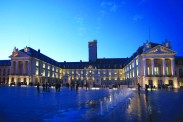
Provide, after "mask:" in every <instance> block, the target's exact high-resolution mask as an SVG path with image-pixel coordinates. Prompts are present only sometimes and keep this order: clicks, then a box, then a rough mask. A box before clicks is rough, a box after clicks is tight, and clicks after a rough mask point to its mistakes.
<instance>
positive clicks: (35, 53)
mask: <svg viewBox="0 0 183 122" xmlns="http://www.w3.org/2000/svg"><path fill="white" fill-rule="evenodd" d="M28 48H29V52H24V49H22V50H20V51H21V52H23V53H25V54H27V55H29V56H31V57H35V58H37V59H40V60H42V61H44V62H47V63H49V64H52V65H55V66H59V63H58V62H57V61H55V60H53V59H52V58H50V57H48V56H46V55H44V54H42V53H41V52H39V51H37V50H35V49H33V48H31V47H28Z"/></svg>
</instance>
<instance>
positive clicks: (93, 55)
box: [88, 40, 97, 62]
mask: <svg viewBox="0 0 183 122" xmlns="http://www.w3.org/2000/svg"><path fill="white" fill-rule="evenodd" d="M88 49H89V62H96V60H97V40H93V41H91V42H88Z"/></svg>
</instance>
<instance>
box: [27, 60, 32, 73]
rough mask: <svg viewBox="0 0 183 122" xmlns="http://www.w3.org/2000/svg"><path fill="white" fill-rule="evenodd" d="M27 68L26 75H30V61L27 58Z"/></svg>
mask: <svg viewBox="0 0 183 122" xmlns="http://www.w3.org/2000/svg"><path fill="white" fill-rule="evenodd" d="M27 68H28V73H27V74H28V75H29V76H30V75H31V72H30V61H29V60H28V63H27Z"/></svg>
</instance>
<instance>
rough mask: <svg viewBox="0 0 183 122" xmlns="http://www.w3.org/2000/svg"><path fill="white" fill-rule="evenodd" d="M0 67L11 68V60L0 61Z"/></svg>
mask: <svg viewBox="0 0 183 122" xmlns="http://www.w3.org/2000/svg"><path fill="white" fill-rule="evenodd" d="M0 66H11V60H0Z"/></svg>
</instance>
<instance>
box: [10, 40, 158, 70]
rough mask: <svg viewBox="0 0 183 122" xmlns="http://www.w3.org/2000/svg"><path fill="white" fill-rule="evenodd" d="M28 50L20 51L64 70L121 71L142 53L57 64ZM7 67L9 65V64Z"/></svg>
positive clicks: (154, 44) (153, 44) (141, 50)
mask: <svg viewBox="0 0 183 122" xmlns="http://www.w3.org/2000/svg"><path fill="white" fill-rule="evenodd" d="M150 43H151V47H152V48H153V47H155V46H157V45H161V44H157V43H152V42H150ZM28 48H29V52H24V49H22V50H20V51H21V52H23V53H25V54H27V55H29V56H31V57H35V58H37V59H40V60H42V61H45V62H47V63H49V64H51V65H55V66H58V67H60V68H64V69H84V68H85V67H88V66H93V67H96V68H97V69H121V68H123V67H125V66H126V65H127V64H128V63H129V62H131V61H132V60H133V59H134V58H135V57H136V56H137V55H140V54H142V53H143V46H140V47H139V48H138V49H137V51H136V52H135V53H134V54H133V55H132V56H131V57H130V58H128V57H127V58H102V59H97V61H96V62H57V61H56V60H53V59H52V58H50V57H48V56H46V55H44V54H42V53H41V52H40V51H37V50H35V49H33V48H31V47H28ZM8 65H11V62H10V64H8Z"/></svg>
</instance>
